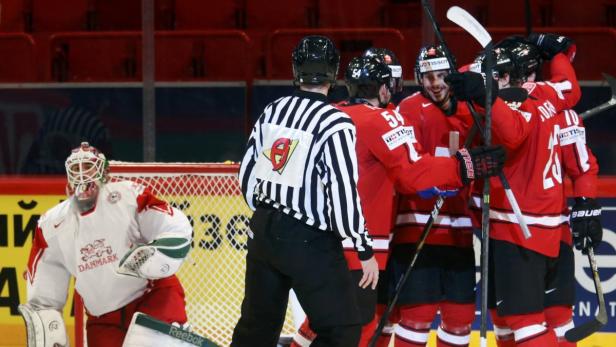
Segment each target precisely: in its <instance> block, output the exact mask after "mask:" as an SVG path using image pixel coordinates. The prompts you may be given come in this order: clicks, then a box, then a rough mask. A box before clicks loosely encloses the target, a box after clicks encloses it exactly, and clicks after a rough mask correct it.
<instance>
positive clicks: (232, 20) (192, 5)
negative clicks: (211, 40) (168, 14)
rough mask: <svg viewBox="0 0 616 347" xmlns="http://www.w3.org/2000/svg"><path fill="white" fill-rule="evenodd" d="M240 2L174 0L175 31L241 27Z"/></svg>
mask: <svg viewBox="0 0 616 347" xmlns="http://www.w3.org/2000/svg"><path fill="white" fill-rule="evenodd" d="M240 2H241V0H216V1H203V0H176V1H175V28H176V29H182V30H186V29H234V28H239V27H241V26H243V13H244V12H243V11H242V6H241V4H240Z"/></svg>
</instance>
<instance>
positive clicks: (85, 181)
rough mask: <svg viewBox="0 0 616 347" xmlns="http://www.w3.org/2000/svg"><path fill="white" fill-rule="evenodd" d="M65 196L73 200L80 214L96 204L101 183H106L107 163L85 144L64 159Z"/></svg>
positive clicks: (98, 153) (103, 157) (99, 154)
mask: <svg viewBox="0 0 616 347" xmlns="http://www.w3.org/2000/svg"><path fill="white" fill-rule="evenodd" d="M64 166H65V167H66V177H67V179H68V185H67V195H69V197H71V198H72V199H74V201H75V203H76V204H77V208H78V209H79V211H81V212H85V211H88V210H90V209H91V208H92V207H94V205H95V204H96V199H97V198H98V193H99V191H100V188H101V186H102V185H103V183H105V182H107V173H108V163H107V159H106V158H105V155H103V153H101V152H99V151H98V150H97V149H96V148H94V147H92V146H90V144H89V143H87V142H82V143H81V145H80V146H79V147H77V148H75V149H73V151H72V153H71V155H69V157H68V158H67V159H66V162H65V164H64Z"/></svg>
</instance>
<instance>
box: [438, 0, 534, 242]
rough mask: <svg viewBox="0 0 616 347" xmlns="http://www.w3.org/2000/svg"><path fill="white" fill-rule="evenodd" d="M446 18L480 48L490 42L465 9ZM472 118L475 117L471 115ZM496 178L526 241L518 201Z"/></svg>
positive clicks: (527, 232)
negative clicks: (462, 30)
mask: <svg viewBox="0 0 616 347" xmlns="http://www.w3.org/2000/svg"><path fill="white" fill-rule="evenodd" d="M447 18H448V19H449V20H450V21H452V22H454V23H456V24H457V25H458V26H460V27H461V28H462V29H464V30H466V31H467V32H468V33H469V34H471V36H473V37H474V38H475V39H476V40H477V41H479V43H480V44H481V46H482V47H484V48H485V47H486V46H488V45H489V44H490V43H491V42H492V36H490V34H489V33H488V32H487V30H486V29H485V28H484V27H483V25H481V24H480V23H479V22H478V21H477V20H476V19H475V18H474V17H473V16H472V15H471V14H470V13H468V12H467V11H466V10H465V9H463V8H461V7H458V6H452V7H450V8H449V10H447ZM450 64H451V63H450ZM469 108H470V107H469ZM471 112H472V113H474V112H473V110H472V109H471ZM473 117H475V116H474V115H473ZM475 123H476V124H479V123H478V122H477V121H475ZM479 131H480V132H481V133H482V134H484V131H483V129H481V127H479ZM484 137H485V136H484ZM498 176H499V179H500V181H501V183H502V184H503V188H504V189H505V195H506V196H507V200H508V201H509V204H510V205H511V209H512V210H513V214H514V215H515V217H516V219H517V221H518V224H519V225H520V229H522V234H524V238H525V239H528V238H530V237H531V236H532V234H531V232H530V229H529V228H528V224H526V220H525V219H524V216H523V215H522V210H521V209H520V206H519V205H518V201H517V199H516V198H515V195H514V194H513V190H511V186H510V185H509V181H507V178H506V177H505V174H504V173H502V172H501V173H500V174H499V175H498Z"/></svg>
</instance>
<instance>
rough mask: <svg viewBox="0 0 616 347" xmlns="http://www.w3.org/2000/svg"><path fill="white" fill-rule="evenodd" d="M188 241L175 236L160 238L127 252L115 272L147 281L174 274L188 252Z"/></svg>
mask: <svg viewBox="0 0 616 347" xmlns="http://www.w3.org/2000/svg"><path fill="white" fill-rule="evenodd" d="M190 243H191V242H190V239H187V238H183V237H177V236H171V235H166V236H161V237H159V238H157V239H156V240H154V241H152V242H150V243H148V244H145V245H139V246H137V247H135V248H132V249H131V250H130V251H128V252H127V253H126V254H125V255H124V257H123V258H122V260H120V265H119V266H118V269H117V270H116V272H117V273H119V274H122V275H128V276H134V277H141V278H145V279H149V280H155V279H160V278H165V277H169V276H171V275H173V274H175V273H176V272H177V271H178V270H179V268H180V266H181V265H182V262H184V259H185V258H186V256H187V255H188V252H189V251H190Z"/></svg>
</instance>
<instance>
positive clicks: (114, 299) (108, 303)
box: [27, 181, 192, 316]
mask: <svg viewBox="0 0 616 347" xmlns="http://www.w3.org/2000/svg"><path fill="white" fill-rule="evenodd" d="M191 235H192V227H191V225H190V222H189V221H188V219H187V218H186V216H185V215H184V214H183V213H182V212H181V211H180V210H178V209H175V208H173V207H171V206H170V205H168V204H167V203H165V202H164V201H162V200H160V199H158V198H156V197H155V196H154V195H152V194H151V193H150V192H149V190H147V189H144V187H143V186H141V185H138V184H135V183H133V182H129V181H121V182H114V183H108V184H105V185H103V186H102V188H101V191H100V193H99V195H98V200H97V202H96V205H95V208H94V209H93V210H91V211H88V212H85V213H80V212H79V211H78V210H77V209H76V208H75V206H74V204H72V203H71V199H68V200H66V201H64V202H62V203H60V204H58V205H57V206H55V207H54V208H52V209H51V210H49V211H48V212H47V213H45V214H44V215H43V216H41V218H40V220H39V224H38V228H37V230H36V234H35V237H34V243H33V245H32V251H31V253H30V259H29V261H28V272H27V281H28V304H30V305H31V306H32V307H35V308H53V309H57V310H61V309H62V308H63V307H64V304H65V302H66V298H67V292H68V285H69V281H70V277H71V276H74V277H75V288H76V290H77V291H78V292H79V294H80V295H81V296H82V298H83V301H84V305H85V307H86V309H87V310H88V312H89V313H90V314H92V315H94V316H100V315H102V314H105V313H107V312H111V311H114V310H117V309H119V308H121V307H123V306H125V305H126V304H128V303H130V302H132V301H133V300H135V299H137V298H138V297H140V296H142V295H143V294H144V293H145V292H146V290H147V287H148V279H145V278H140V277H133V276H127V275H123V274H118V273H117V270H118V265H119V264H120V261H121V260H122V258H123V257H124V256H125V255H126V254H127V253H128V252H129V251H130V250H131V249H133V248H134V247H135V246H137V245H141V244H148V243H152V242H154V243H156V242H157V240H160V239H161V237H163V238H166V239H167V240H168V239H169V238H172V239H175V240H179V239H182V240H183V242H184V243H183V247H185V250H184V252H183V253H182V257H181V259H183V257H184V256H185V254H186V252H187V251H188V249H189V247H190V240H191ZM178 266H179V265H178ZM167 270H168V271H169V273H168V275H169V276H170V275H172V274H173V273H174V272H175V270H177V269H173V268H172V269H168V267H167ZM161 271H165V269H162V270H161ZM160 277H165V276H164V275H163V276H160Z"/></svg>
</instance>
